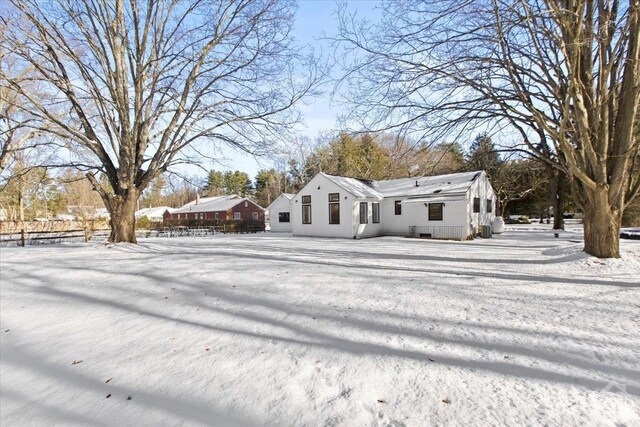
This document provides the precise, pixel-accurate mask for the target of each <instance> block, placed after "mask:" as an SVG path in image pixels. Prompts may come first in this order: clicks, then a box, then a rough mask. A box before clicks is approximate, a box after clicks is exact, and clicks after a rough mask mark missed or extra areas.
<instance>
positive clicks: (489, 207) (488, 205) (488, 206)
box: [487, 199, 493, 213]
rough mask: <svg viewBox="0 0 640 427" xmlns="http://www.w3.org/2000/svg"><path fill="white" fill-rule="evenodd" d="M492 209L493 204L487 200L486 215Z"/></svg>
mask: <svg viewBox="0 0 640 427" xmlns="http://www.w3.org/2000/svg"><path fill="white" fill-rule="evenodd" d="M492 209H493V203H491V199H487V213H491V210H492Z"/></svg>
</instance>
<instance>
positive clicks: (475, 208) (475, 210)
mask: <svg viewBox="0 0 640 427" xmlns="http://www.w3.org/2000/svg"><path fill="white" fill-rule="evenodd" d="M478 212H480V197H474V198H473V213H478Z"/></svg>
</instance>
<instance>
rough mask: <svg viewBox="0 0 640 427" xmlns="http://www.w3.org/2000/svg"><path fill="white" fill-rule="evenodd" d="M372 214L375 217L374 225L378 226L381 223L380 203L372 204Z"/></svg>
mask: <svg viewBox="0 0 640 427" xmlns="http://www.w3.org/2000/svg"><path fill="white" fill-rule="evenodd" d="M371 214H372V215H373V220H372V221H371V222H373V223H374V224H378V223H379V222H380V203H372V204H371Z"/></svg>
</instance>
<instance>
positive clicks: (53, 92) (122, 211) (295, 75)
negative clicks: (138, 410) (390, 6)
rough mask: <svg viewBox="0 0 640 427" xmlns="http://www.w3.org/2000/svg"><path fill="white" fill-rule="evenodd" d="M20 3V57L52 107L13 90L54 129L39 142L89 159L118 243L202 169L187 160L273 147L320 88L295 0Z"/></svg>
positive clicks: (15, 37) (16, 12)
mask: <svg viewBox="0 0 640 427" xmlns="http://www.w3.org/2000/svg"><path fill="white" fill-rule="evenodd" d="M10 3H11V5H12V8H10V10H9V14H8V18H7V20H8V22H9V25H8V27H9V28H8V31H9V33H10V37H9V39H10V40H11V42H12V44H11V48H12V51H13V52H14V53H15V55H17V57H18V58H19V59H20V61H23V62H24V63H26V64H29V65H30V66H32V67H33V68H34V70H35V76H34V77H33V80H34V81H37V83H38V84H39V85H40V86H42V87H44V88H46V90H47V91H48V92H49V97H48V98H47V101H46V102H45V101H42V100H41V99H37V98H36V97H34V96H32V94H31V92H30V91H29V90H28V88H26V87H25V85H23V84H22V83H21V82H20V81H17V80H15V79H13V80H11V81H10V82H11V84H12V86H13V87H14V88H15V89H16V90H17V91H19V92H20V94H21V95H22V96H24V97H25V98H26V99H28V100H29V102H30V104H31V108H32V109H33V110H34V114H35V115H36V116H37V119H38V120H39V121H41V122H42V123H47V124H48V128H46V129H44V128H37V130H42V131H47V132H49V133H51V134H54V135H56V136H57V137H59V138H60V139H62V140H65V141H70V144H72V152H71V160H72V161H73V160H78V159H82V163H83V165H84V166H85V168H86V169H87V170H88V173H87V178H88V179H89V180H90V181H91V182H92V184H93V187H94V189H95V190H96V191H97V192H98V193H99V194H100V195H101V197H102V199H103V201H104V204H105V206H106V207H107V209H108V210H109V212H110V214H111V226H112V231H111V236H110V240H111V241H113V242H135V241H136V237H135V220H134V212H135V209H136V202H137V200H138V197H139V196H140V194H141V193H142V191H143V190H144V189H145V188H146V187H147V186H148V185H149V183H150V182H151V181H152V180H153V179H154V178H156V177H157V176H159V175H160V174H162V173H163V172H165V171H167V170H168V169H169V168H170V167H172V166H174V165H176V164H178V163H183V162H186V161H191V160H192V157H188V155H187V154H186V153H187V151H186V149H187V148H191V149H194V150H198V151H196V152H197V153H200V152H201V151H200V150H199V149H198V148H196V144H198V143H199V142H200V141H204V142H205V143H209V142H218V143H219V142H222V143H227V144H230V145H232V146H235V147H238V148H240V149H242V150H246V151H250V152H255V151H256V150H261V149H264V148H266V147H268V146H269V141H271V140H277V139H278V138H279V137H280V136H281V135H282V134H283V133H284V132H285V131H286V130H287V129H289V128H290V126H291V125H293V124H294V123H295V122H296V121H298V119H299V116H298V114H297V112H296V110H295V109H293V108H292V107H294V105H295V104H296V103H297V102H298V101H299V100H300V99H301V98H302V97H303V96H304V95H306V94H308V93H309V92H310V90H311V88H312V87H313V86H314V83H315V82H316V81H317V79H318V73H317V72H316V71H317V68H316V67H315V61H314V60H313V58H311V57H309V56H305V55H303V54H302V53H301V52H300V51H299V50H297V49H296V48H295V47H294V46H293V45H292V42H291V38H290V34H291V26H292V23H293V13H294V4H293V2H292V1H289V0H230V1H218V0H188V1H187V0H149V1H144V2H141V1H138V0H113V1H112V0H109V1H107V0H51V1H47V2H41V1H38V0H10ZM18 22H21V23H24V22H26V23H28V25H20V26H18V25H17V23H18ZM301 74H302V75H303V77H300V75H301ZM54 106H55V107H56V110H58V111H64V114H62V115H55V114H52V112H51V111H52V107H54ZM98 174H104V175H105V176H106V177H107V182H108V184H107V185H103V183H102V182H101V181H100V180H99V179H98Z"/></svg>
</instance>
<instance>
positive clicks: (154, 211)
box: [135, 206, 175, 222]
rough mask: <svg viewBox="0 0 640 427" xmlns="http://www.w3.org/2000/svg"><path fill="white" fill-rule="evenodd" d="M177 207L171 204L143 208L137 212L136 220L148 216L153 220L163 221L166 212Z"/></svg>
mask: <svg viewBox="0 0 640 427" xmlns="http://www.w3.org/2000/svg"><path fill="white" fill-rule="evenodd" d="M174 210H175V209H174V208H170V207H169V206H158V207H155V208H143V209H140V210H137V211H136V213H135V217H136V220H138V219H141V218H143V217H145V216H146V217H147V218H148V219H149V221H151V222H162V220H163V217H164V213H165V212H167V211H168V212H169V213H171V212H173V211H174Z"/></svg>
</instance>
